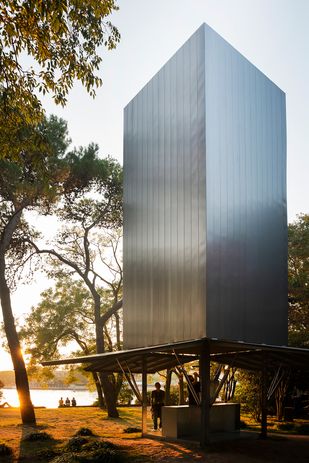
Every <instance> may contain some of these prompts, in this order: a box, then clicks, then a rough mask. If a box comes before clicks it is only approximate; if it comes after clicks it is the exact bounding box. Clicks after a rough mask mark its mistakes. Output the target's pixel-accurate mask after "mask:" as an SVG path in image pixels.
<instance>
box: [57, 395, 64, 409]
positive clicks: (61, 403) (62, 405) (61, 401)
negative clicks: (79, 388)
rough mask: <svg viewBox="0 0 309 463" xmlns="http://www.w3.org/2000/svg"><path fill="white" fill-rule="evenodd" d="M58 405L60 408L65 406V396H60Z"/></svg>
mask: <svg viewBox="0 0 309 463" xmlns="http://www.w3.org/2000/svg"><path fill="white" fill-rule="evenodd" d="M58 407H59V408H60V407H64V402H63V398H62V397H60V400H59V405H58Z"/></svg>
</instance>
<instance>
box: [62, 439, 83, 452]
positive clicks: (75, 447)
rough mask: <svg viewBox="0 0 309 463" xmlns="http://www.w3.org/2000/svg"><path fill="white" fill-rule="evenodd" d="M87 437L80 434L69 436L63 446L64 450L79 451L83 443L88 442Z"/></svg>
mask: <svg viewBox="0 0 309 463" xmlns="http://www.w3.org/2000/svg"><path fill="white" fill-rule="evenodd" d="M88 442H89V441H88V439H86V438H85V437H82V436H76V437H71V439H70V440H69V441H68V442H67V444H66V445H65V446H64V450H68V451H69V452H80V451H81V449H82V447H83V445H85V444H88Z"/></svg>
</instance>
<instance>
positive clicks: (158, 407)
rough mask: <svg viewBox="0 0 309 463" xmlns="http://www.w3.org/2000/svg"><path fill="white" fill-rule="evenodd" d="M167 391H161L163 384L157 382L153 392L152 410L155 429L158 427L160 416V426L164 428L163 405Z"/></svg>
mask: <svg viewBox="0 0 309 463" xmlns="http://www.w3.org/2000/svg"><path fill="white" fill-rule="evenodd" d="M164 400H165V392H164V391H161V384H160V383H155V389H154V390H153V391H152V393H151V411H152V419H153V429H154V431H157V429H158V418H159V428H160V429H161V428H162V407H163V405H164Z"/></svg>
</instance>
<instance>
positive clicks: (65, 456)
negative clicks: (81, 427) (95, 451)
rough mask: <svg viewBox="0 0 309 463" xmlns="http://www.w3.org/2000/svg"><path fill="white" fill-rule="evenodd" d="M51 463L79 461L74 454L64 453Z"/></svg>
mask: <svg viewBox="0 0 309 463" xmlns="http://www.w3.org/2000/svg"><path fill="white" fill-rule="evenodd" d="M50 463H78V460H77V459H76V457H75V455H74V454H73V453H63V454H62V455H59V456H58V457H56V458H54V459H53V460H51V462H50Z"/></svg>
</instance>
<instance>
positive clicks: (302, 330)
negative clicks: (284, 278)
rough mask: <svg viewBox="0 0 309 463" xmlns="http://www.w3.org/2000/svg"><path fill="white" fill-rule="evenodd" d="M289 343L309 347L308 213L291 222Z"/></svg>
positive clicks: (289, 235) (289, 237) (289, 236)
mask: <svg viewBox="0 0 309 463" xmlns="http://www.w3.org/2000/svg"><path fill="white" fill-rule="evenodd" d="M288 239H289V255H288V271H289V344H290V345H291V346H295V347H309V215H308V214H307V215H306V214H301V215H299V216H298V218H297V220H296V221H295V222H294V223H292V224H290V225H289V234H288Z"/></svg>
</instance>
